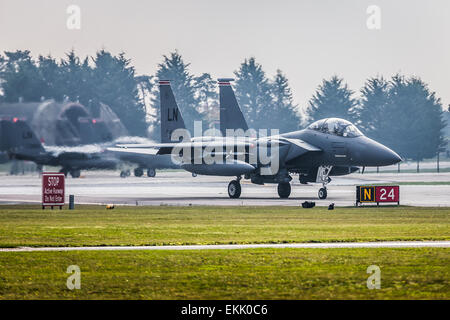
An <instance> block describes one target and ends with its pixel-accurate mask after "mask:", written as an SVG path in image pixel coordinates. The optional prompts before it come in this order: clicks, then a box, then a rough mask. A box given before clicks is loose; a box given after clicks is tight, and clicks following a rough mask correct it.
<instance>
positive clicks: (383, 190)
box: [356, 186, 400, 206]
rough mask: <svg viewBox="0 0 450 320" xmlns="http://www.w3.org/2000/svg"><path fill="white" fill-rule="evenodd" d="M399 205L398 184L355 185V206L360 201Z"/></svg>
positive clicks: (360, 202)
mask: <svg viewBox="0 0 450 320" xmlns="http://www.w3.org/2000/svg"><path fill="white" fill-rule="evenodd" d="M394 202H396V203H397V204H398V205H400V187H399V186H357V187H356V206H358V205H359V204H362V203H376V204H377V205H380V203H394Z"/></svg>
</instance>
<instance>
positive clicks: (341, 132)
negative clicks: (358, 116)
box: [308, 118, 363, 138]
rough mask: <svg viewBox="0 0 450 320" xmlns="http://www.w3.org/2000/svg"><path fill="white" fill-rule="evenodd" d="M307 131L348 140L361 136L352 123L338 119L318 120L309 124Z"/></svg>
mask: <svg viewBox="0 0 450 320" xmlns="http://www.w3.org/2000/svg"><path fill="white" fill-rule="evenodd" d="M308 129H311V130H315V131H320V132H323V133H329V134H334V135H336V136H341V137H349V138H353V137H359V136H362V135H363V134H362V133H361V131H359V129H358V128H357V127H356V126H355V125H354V124H353V123H351V122H350V121H347V120H344V119H339V118H327V119H321V120H318V121H316V122H314V123H312V124H310V125H309V127H308Z"/></svg>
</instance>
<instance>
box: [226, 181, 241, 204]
mask: <svg viewBox="0 0 450 320" xmlns="http://www.w3.org/2000/svg"><path fill="white" fill-rule="evenodd" d="M228 196H229V197H230V198H231V199H238V198H239V197H240V196H241V184H240V183H239V182H238V181H236V180H233V181H231V182H230V184H229V185H228Z"/></svg>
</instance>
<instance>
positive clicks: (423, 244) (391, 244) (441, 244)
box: [0, 241, 450, 252]
mask: <svg viewBox="0 0 450 320" xmlns="http://www.w3.org/2000/svg"><path fill="white" fill-rule="evenodd" d="M449 247H450V241H384V242H329V243H282V244H229V245H186V246H136V247H134V246H123V247H117V246H116V247H114V246H111V247H47V248H25V247H22V248H4V249H0V252H51V251H53V252H55V251H56V252H57V251H125V250H140V251H145V250H236V249H241V250H242V249H262V248H266V249H287V248H296V249H345V248H347V249H350V248H449Z"/></svg>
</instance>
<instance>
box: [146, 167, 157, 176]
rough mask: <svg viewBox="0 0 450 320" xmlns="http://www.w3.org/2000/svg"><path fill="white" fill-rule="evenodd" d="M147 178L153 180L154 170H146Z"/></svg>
mask: <svg viewBox="0 0 450 320" xmlns="http://www.w3.org/2000/svg"><path fill="white" fill-rule="evenodd" d="M147 176H148V177H149V178H154V177H155V176H156V170H155V169H152V168H150V169H148V170H147Z"/></svg>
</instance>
